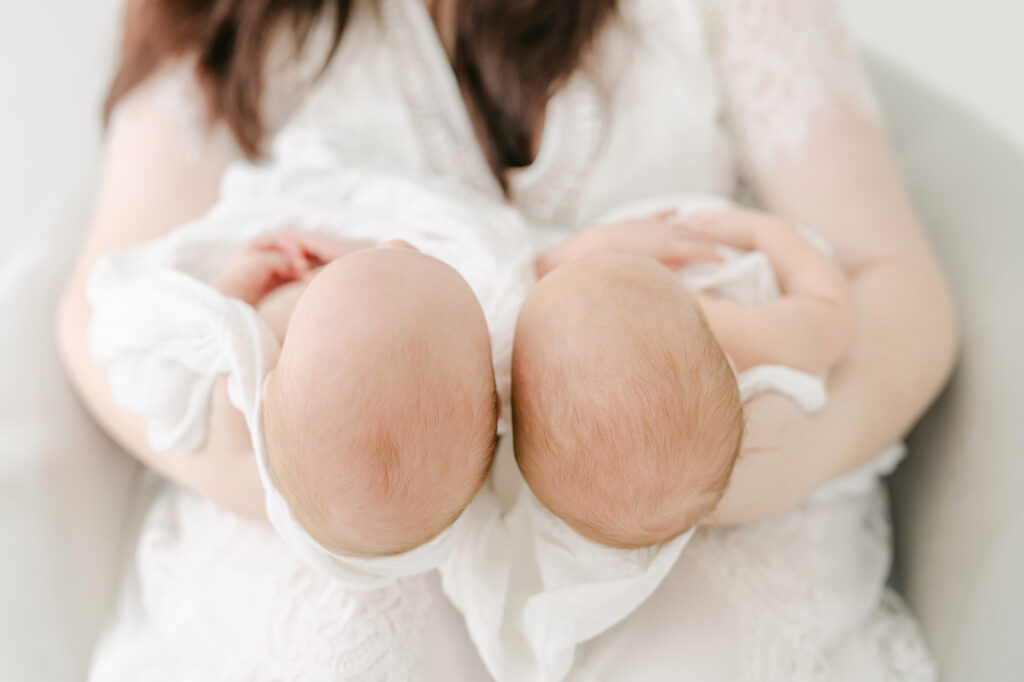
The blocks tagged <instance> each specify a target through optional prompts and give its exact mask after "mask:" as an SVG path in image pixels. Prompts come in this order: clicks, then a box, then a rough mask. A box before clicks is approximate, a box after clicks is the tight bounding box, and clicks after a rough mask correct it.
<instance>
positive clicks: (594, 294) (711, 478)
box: [512, 254, 744, 547]
mask: <svg viewBox="0 0 1024 682" xmlns="http://www.w3.org/2000/svg"><path fill="white" fill-rule="evenodd" d="M512 410H513V420H514V421H513V425H514V426H513V428H514V438H515V451H516V459H517V461H518V463H519V467H520V469H521V471H522V473H523V476H524V477H525V479H526V481H527V483H528V484H529V485H530V487H531V488H532V489H533V491H534V493H535V494H536V495H537V497H538V499H539V500H540V501H541V502H542V503H543V504H544V505H545V506H547V507H548V508H549V509H550V510H551V511H552V512H554V513H555V514H556V515H558V516H559V517H561V518H562V519H563V520H564V521H566V522H567V523H568V524H569V525H571V526H573V527H574V528H575V529H576V530H578V531H579V532H581V533H582V534H584V535H586V536H588V537H590V538H592V539H594V540H598V541H600V542H603V543H605V544H609V545H613V546H619V547H640V546H646V545H651V544H655V543H658V542H662V541H665V540H668V539H671V538H672V537H674V536H676V535H678V534H680V533H682V532H684V531H686V530H687V529H689V528H690V527H692V526H693V525H695V524H696V523H697V522H698V521H699V520H700V519H701V518H702V517H704V516H705V515H706V514H708V513H709V512H710V511H711V510H712V509H713V508H714V506H715V505H716V504H717V503H718V501H719V500H720V499H721V496H722V494H723V493H724V491H725V487H726V484H727V483H728V480H729V476H730V474H731V472H732V468H733V463H734V462H735V460H736V457H737V454H738V452H739V447H740V442H741V439H742V435H743V430H744V420H743V414H742V406H741V405H740V399H739V391H738V387H737V384H736V379H735V376H734V375H733V372H732V369H731V367H730V365H729V362H728V360H727V359H726V357H725V355H724V353H723V352H722V349H721V348H720V346H719V345H718V343H717V342H716V341H715V339H714V336H713V335H712V333H711V330H710V329H709V328H708V326H707V322H706V320H705V319H704V317H703V315H702V313H701V311H700V309H699V307H698V306H697V305H696V303H695V301H694V300H693V299H692V297H691V296H690V295H689V294H688V293H687V292H686V291H685V289H683V288H682V285H681V284H680V283H679V282H678V281H677V280H676V279H675V277H674V276H673V275H672V273H670V272H669V271H668V270H667V269H665V268H663V267H662V266H661V265H659V264H657V263H655V262H653V261H650V260H647V259H642V258H639V257H633V256H625V255H611V254H608V255H600V256H591V257H587V258H584V259H580V260H578V261H574V262H572V263H569V264H567V265H564V266H562V268H559V269H558V270H556V271H554V272H553V273H551V274H550V275H548V277H547V278H545V279H544V280H542V281H541V282H540V283H539V284H538V285H537V288H536V289H535V290H534V291H533V292H532V293H531V295H530V297H529V298H528V300H527V302H526V304H525V305H524V307H523V311H522V313H521V315H520V319H519V324H518V326H517V329H516V338H515V346H514V354H513V364H512Z"/></svg>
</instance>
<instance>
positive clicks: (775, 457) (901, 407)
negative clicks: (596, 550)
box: [716, 0, 957, 523]
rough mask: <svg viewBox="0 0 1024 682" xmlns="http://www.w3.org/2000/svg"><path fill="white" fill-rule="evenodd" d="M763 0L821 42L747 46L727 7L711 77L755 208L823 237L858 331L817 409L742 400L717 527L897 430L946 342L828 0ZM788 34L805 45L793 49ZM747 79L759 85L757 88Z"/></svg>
mask: <svg viewBox="0 0 1024 682" xmlns="http://www.w3.org/2000/svg"><path fill="white" fill-rule="evenodd" d="M730 2H732V0H724V1H723V5H728V4H729V3H730ZM734 4H737V5H738V4H739V3H734ZM768 4H770V5H779V6H780V7H781V6H785V9H786V10H787V14H786V15H785V16H784V17H782V18H781V19H780V21H784V22H787V23H786V24H785V25H787V26H788V25H792V26H793V30H802V31H805V32H806V31H808V30H815V31H819V32H820V33H821V35H820V36H819V38H820V40H819V43H820V44H819V45H818V46H817V47H816V48H813V49H810V50H808V49H807V42H806V41H807V37H806V35H805V36H794V35H788V34H787V30H786V29H780V30H776V31H769V32H766V33H765V35H768V36H772V37H770V38H767V39H764V40H766V41H767V43H768V44H760V45H758V44H756V36H754V35H750V34H747V31H748V30H749V23H748V24H747V25H745V27H744V28H735V29H734V28H733V27H730V26H729V24H728V21H729V16H728V12H726V13H725V14H724V15H723V17H722V20H723V21H724V25H722V26H720V29H719V37H718V40H719V47H718V49H719V54H720V74H721V79H722V82H723V88H724V91H725V100H726V107H727V114H728V118H729V121H730V123H731V126H732V128H733V131H734V133H735V136H736V139H737V140H738V144H739V149H740V158H741V162H742V164H743V168H744V177H745V180H746V183H747V184H748V185H749V186H750V187H751V189H753V190H754V192H755V193H756V195H757V198H758V200H759V202H760V204H761V205H762V206H763V207H764V208H765V210H767V211H770V212H772V213H774V214H776V215H778V216H781V217H784V218H786V219H788V220H790V221H793V222H795V223H800V224H803V225H806V226H808V227H811V228H813V229H814V230H815V231H817V232H819V233H820V234H821V235H822V236H824V237H825V238H826V239H827V240H828V241H829V242H830V243H831V245H832V246H833V248H834V249H835V250H836V254H837V256H838V258H839V259H840V262H841V263H842V265H843V266H844V268H845V269H846V271H847V273H848V274H849V277H850V280H851V284H852V295H853V299H854V305H855V307H856V312H857V331H856V334H855V338H854V343H853V345H852V349H851V351H850V353H849V355H848V357H847V358H846V359H845V360H844V361H843V362H842V363H841V364H840V365H839V366H838V367H837V368H836V369H835V370H834V371H833V373H832V375H831V378H830V381H829V385H828V389H829V401H828V405H827V406H826V407H825V408H824V409H823V410H822V411H821V412H820V413H817V414H815V415H813V416H811V417H804V416H803V415H801V414H799V413H798V412H797V411H796V410H795V408H793V407H792V406H791V405H788V404H785V401H782V400H781V399H779V398H776V397H771V396H767V397H765V398H762V399H758V400H755V401H752V403H751V405H750V417H751V425H750V434H749V436H750V440H749V441H748V447H747V448H745V450H744V454H743V456H742V457H741V459H740V461H739V462H738V464H737V468H736V471H735V474H734V478H733V481H732V483H731V486H730V489H729V491H728V492H727V494H726V497H725V499H724V500H723V502H722V504H721V505H720V507H719V509H718V510H717V511H716V520H717V521H718V522H721V523H735V522H741V521H747V520H752V519H757V518H762V517H764V516H768V515H770V514H773V513H776V512H780V511H784V510H786V509H788V508H791V507H793V506H795V505H796V504H798V503H800V502H801V501H802V500H803V499H805V498H806V497H807V495H808V494H810V493H811V492H812V491H813V490H814V489H815V488H816V487H818V486H820V485H821V484H823V483H825V482H827V481H828V480H830V479H832V478H834V477H836V476H838V475H840V474H843V473H845V472H848V471H850V470H851V469H853V468H855V467H857V466H858V465H860V464H862V463H864V462H866V461H867V460H869V459H870V458H871V457H872V456H874V455H875V454H876V453H878V452H879V451H880V450H881V449H882V448H883V447H885V446H886V445H888V444H890V443H892V442H894V441H896V440H898V439H900V438H902V437H903V436H904V435H906V433H907V432H908V431H909V430H910V428H911V427H912V426H913V424H914V423H915V422H916V421H917V419H918V418H919V417H920V416H921V415H922V414H923V412H924V411H925V409H926V408H927V407H928V406H929V405H930V404H931V402H932V401H933V400H934V399H935V397H936V395H937V394H938V392H939V390H940V389H941V388H942V386H943V385H944V384H945V382H946V380H947V379H948V376H949V374H950V372H951V369H952V366H953V363H954V359H955V355H956V349H957V332H956V320H955V311H954V306H953V301H952V296H951V292H950V289H949V285H948V282H947V280H946V277H945V275H944V273H943V270H942V267H941V265H940V264H939V262H938V259H937V257H936V255H935V252H934V250H933V249H932V247H931V245H930V244H929V242H928V238H927V236H926V234H925V232H924V230H923V229H922V227H921V224H920V222H919V220H918V218H917V216H916V214H915V212H914V209H913V207H912V206H911V204H910V201H909V198H908V196H907V192H906V189H905V187H904V184H903V180H902V178H901V176H900V173H899V170H898V168H897V166H896V163H895V161H894V158H893V155H892V152H891V150H890V147H889V144H888V142H887V140H886V138H885V134H884V131H883V129H882V127H881V125H880V123H879V122H878V120H877V116H876V115H875V114H874V113H873V107H872V106H871V103H870V101H869V99H868V98H867V95H866V93H865V90H864V86H863V84H862V83H861V82H860V80H859V79H860V73H859V72H858V70H857V69H858V65H857V64H856V61H855V60H854V59H853V58H852V57H851V56H850V53H849V52H848V51H847V50H846V48H845V42H844V39H843V36H842V34H841V31H839V30H838V28H837V27H838V24H837V22H836V21H835V16H834V15H833V9H832V6H831V0H770V2H769V3H768ZM740 25H742V22H737V26H740ZM776 28H778V27H776ZM730 33H732V34H733V35H730ZM801 39H802V41H803V42H801ZM772 41H777V43H778V44H773V43H772ZM790 43H792V44H794V45H796V44H799V45H802V49H803V51H802V52H800V53H799V54H797V53H795V52H794V51H792V50H790V49H789V46H788V45H789V44H790ZM758 49H760V50H765V51H767V52H769V53H771V54H772V56H773V59H771V60H768V61H769V62H770V63H771V64H772V65H773V68H774V69H775V71H774V73H768V74H759V75H760V76H762V78H760V79H753V81H752V80H751V79H750V78H749V77H750V76H751V75H752V74H749V73H746V74H743V73H737V70H742V69H744V68H750V65H751V64H754V65H756V64H757V63H758V62H757V60H756V59H750V57H751V52H750V51H751V50H755V51H756V50H758ZM744 64H745V65H746V66H745V67H744V66H743V65H744ZM779 64H788V67H784V68H782V69H779ZM755 68H756V66H755ZM787 68H788V71H787ZM743 76H747V77H748V79H747V81H744V80H743ZM773 77H774V78H782V79H785V78H791V79H795V80H794V82H790V83H788V84H782V85H785V86H787V87H782V88H781V89H780V90H779V92H777V93H776V95H777V96H779V99H778V101H770V100H768V101H766V100H765V98H764V91H765V87H764V86H765V85H766V83H767V84H769V85H770V84H771V79H772V78H773ZM765 78H767V81H766V80H765ZM745 82H746V83H747V84H749V83H751V82H756V83H757V85H758V87H760V94H758V93H757V92H755V91H754V90H753V89H750V88H748V87H747V86H746V85H745V84H744V83H745ZM776 85H780V84H778V83H776ZM768 89H769V90H770V89H771V88H770V87H769V88H768Z"/></svg>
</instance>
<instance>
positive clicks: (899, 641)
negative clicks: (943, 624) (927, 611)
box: [866, 590, 939, 682]
mask: <svg viewBox="0 0 1024 682" xmlns="http://www.w3.org/2000/svg"><path fill="white" fill-rule="evenodd" d="M866 634H867V639H868V641H869V642H870V645H871V648H872V649H873V650H875V651H878V652H880V655H881V657H882V660H883V661H885V664H886V665H885V667H886V669H887V670H888V671H889V679H891V680H899V681H900V682H936V680H938V679H939V671H938V667H937V666H936V664H935V661H934V660H933V659H932V657H931V654H930V653H928V647H927V646H925V643H924V637H922V636H921V630H920V629H919V628H918V627H917V623H916V622H915V621H914V617H913V616H912V615H911V613H910V609H908V608H907V605H906V602H904V601H903V599H902V598H901V597H900V596H899V595H898V594H896V593H895V592H893V591H892V590H886V591H885V593H884V594H883V595H882V601H881V603H880V604H879V605H878V608H877V609H876V610H875V612H874V614H872V616H871V619H870V620H869V621H868V623H867V626H866Z"/></svg>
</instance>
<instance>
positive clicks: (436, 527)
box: [211, 211, 849, 557]
mask: <svg viewBox="0 0 1024 682" xmlns="http://www.w3.org/2000/svg"><path fill="white" fill-rule="evenodd" d="M736 216H737V214H716V213H704V214H700V215H693V216H687V215H685V214H683V213H680V212H675V211H661V212H658V213H655V214H654V215H644V216H634V217H631V218H629V219H625V220H620V221H616V222H612V223H607V224H601V225H597V226H594V227H591V228H587V229H586V230H584V232H583V233H581V236H577V237H576V238H572V239H570V240H569V241H567V242H566V243H564V244H562V245H560V246H556V247H555V248H553V249H550V250H546V251H545V252H544V253H542V254H538V258H537V262H536V266H537V274H538V275H539V280H538V281H537V283H536V285H535V286H534V287H533V288H532V290H531V291H530V292H529V294H528V295H527V297H526V299H525V302H524V303H523V305H522V308H521V311H520V314H519V316H518V321H517V322H516V326H515V337H514V345H513V351H512V366H511V374H512V391H511V403H512V404H511V411H512V425H513V433H514V439H513V442H514V446H515V458H516V462H517V464H518V466H519V469H520V471H521V472H522V475H523V478H524V479H525V482H526V484H527V485H528V486H529V488H530V489H531V490H532V492H533V494H534V495H535V496H536V498H537V500H539V501H540V503H541V504H543V505H544V506H545V507H546V508H547V509H548V510H549V511H550V512H552V513H553V514H554V515H556V516H557V517H558V518H560V519H561V520H562V521H564V522H565V523H566V524H568V525H569V526H570V527H571V528H573V529H574V530H575V531H577V532H578V533H579V534H581V535H583V536H585V537H586V538H589V539H590V540H592V541H595V542H597V543H600V544H602V545H608V546H612V547H617V548H638V547H646V546H650V545H656V544H658V543H663V542H666V541H669V540H671V539H672V538H675V537H677V536H679V535H680V534H682V533H684V532H686V531H687V530H689V529H690V528H692V527H694V526H695V525H696V524H698V523H699V522H700V521H701V520H702V519H704V518H705V517H706V516H707V515H708V514H709V513H710V512H711V511H712V510H713V509H714V508H715V506H716V504H717V503H718V501H719V500H720V499H721V497H722V495H723V493H724V491H725V488H726V486H727V484H728V481H729V476H730V473H731V471H732V468H733V464H734V462H735V461H736V458H737V455H738V453H739V450H740V445H741V442H742V438H743V432H744V416H743V407H742V404H741V400H740V392H739V390H738V385H737V374H738V373H739V372H741V371H743V370H744V369H747V368H748V367H751V366H754V365H764V364H781V365H788V366H790V367H795V368H796V369H800V370H803V371H806V372H811V373H815V372H823V371H827V370H828V369H830V367H831V365H832V364H834V362H835V361H837V360H838V359H839V357H840V356H841V354H842V352H843V351H844V350H845V344H846V342H847V341H848V339H849V318H848V315H847V312H846V311H847V309H848V301H847V300H846V296H847V293H846V283H845V277H844V275H843V273H842V271H841V270H840V268H839V267H838V265H837V264H836V263H835V262H834V261H833V260H832V259H831V258H829V257H828V256H827V255H825V254H824V253H823V252H822V251H821V250H820V249H819V248H817V247H816V246H815V245H813V244H812V243H811V242H810V241H809V240H808V239H807V238H806V237H805V236H804V235H803V234H802V233H800V232H798V231H797V230H796V229H794V228H793V227H791V226H790V225H788V224H787V223H785V222H782V221H765V220H761V221H744V220H742V219H737V217H736ZM482 229H485V228H482ZM722 247H724V250H728V249H736V250H739V251H759V252H761V253H763V254H764V255H765V256H766V257H767V258H768V260H769V261H770V262H771V265H772V266H774V270H775V274H776V278H777V280H778V285H779V288H780V289H781V296H780V297H779V298H777V299H775V300H773V301H770V302H766V303H764V304H762V305H758V306H748V305H744V304H742V303H738V302H732V301H726V300H715V299H711V298H709V297H707V296H704V295H700V294H697V293H696V292H694V291H692V290H691V289H690V288H688V287H687V286H686V285H685V284H684V283H683V282H682V280H681V279H680V278H679V277H678V276H677V275H676V274H675V273H674V272H673V269H671V268H678V267H681V266H683V265H692V263H694V262H696V261H708V262H713V261H716V260H719V259H720V256H719V255H718V254H719V253H721V252H722V251H723V248H722ZM652 255H654V256H656V257H657V258H658V259H659V260H661V261H662V262H658V260H655V258H651V257H650V256H652ZM666 263H667V264H668V265H666ZM211 283H212V284H213V285H214V287H215V288H217V289H218V290H219V291H220V292H221V293H223V294H225V295H227V296H231V297H234V298H238V299H242V300H244V301H245V302H247V303H249V304H251V305H253V306H254V307H255V308H256V310H257V311H258V312H259V313H260V315H261V316H262V317H263V318H264V319H265V320H266V321H267V323H268V324H269V325H270V327H271V328H272V329H274V331H275V334H277V335H278V337H279V340H280V341H281V342H282V345H281V352H280V355H279V357H278V359H277V362H276V365H274V366H273V367H272V368H269V371H268V372H267V375H266V378H265V380H264V382H263V386H262V404H261V416H262V425H263V436H264V444H265V450H266V461H267V464H268V468H269V471H270V475H271V476H272V477H273V480H274V483H275V485H276V487H277V489H278V491H279V492H280V494H281V495H282V496H283V498H284V500H285V502H286V503H287V506H288V508H289V510H290V512H291V514H292V515H293V517H294V518H295V520H296V521H297V522H298V523H299V524H300V525H301V526H302V527H303V528H304V530H305V531H306V532H307V533H308V534H309V536H310V537H312V538H313V539H314V540H315V541H316V543H318V544H319V545H321V546H322V547H323V548H325V549H327V550H329V551H330V552H333V553H337V554H341V555H353V556H365V557H374V556H388V555H398V554H402V553H405V552H409V551H411V550H414V549H415V548H417V547H421V546H423V545H424V544H426V543H428V542H430V541H431V540H432V539H433V538H435V537H436V536H438V535H439V534H441V533H442V532H443V531H444V530H445V529H446V528H448V527H449V526H451V525H452V524H453V523H454V522H455V520H456V519H457V518H458V517H459V516H460V515H461V514H462V512H463V511H464V510H465V509H466V507H467V506H468V505H469V504H470V503H471V501H472V500H473V499H474V497H475V496H476V495H477V493H478V492H479V491H480V489H481V487H482V486H483V485H484V482H485V479H486V478H487V475H488V472H489V471H490V468H491V464H492V460H493V457H494V452H495V444H496V432H497V423H498V418H499V413H500V410H501V406H500V400H499V398H498V393H497V392H496V387H495V375H494V369H493V365H492V352H491V335H490V333H489V329H488V321H487V319H486V318H485V314H484V311H483V310H482V308H481V304H480V302H479V301H478V299H477V297H476V295H475V294H474V291H473V289H472V288H471V287H470V286H469V284H467V282H466V281H465V279H463V277H462V276H461V275H460V273H459V272H457V271H456V270H455V269H453V268H452V267H450V266H449V265H447V264H445V263H443V262H441V261H440V260H438V259H436V258H433V257H431V256H428V255H425V254H424V253H422V252H420V251H418V250H417V249H416V248H415V247H414V246H413V245H411V244H409V243H406V242H398V241H396V242H386V243H383V244H380V245H376V246H371V245H369V244H366V243H364V242H357V241H347V240H343V239H336V238H328V237H324V236H322V235H319V236H318V235H312V234H305V233H301V232H287V233H278V234H273V235H268V236H263V237H260V238H259V239H257V240H255V241H253V242H250V243H248V244H246V245H244V246H243V247H241V248H240V249H239V250H238V251H237V252H236V253H235V254H234V255H233V256H232V257H231V258H230V259H229V261H228V263H227V265H226V266H225V267H224V268H223V270H222V271H221V272H220V273H219V274H218V275H217V276H216V277H214V278H213V280H212V282H211ZM716 334H717V336H716Z"/></svg>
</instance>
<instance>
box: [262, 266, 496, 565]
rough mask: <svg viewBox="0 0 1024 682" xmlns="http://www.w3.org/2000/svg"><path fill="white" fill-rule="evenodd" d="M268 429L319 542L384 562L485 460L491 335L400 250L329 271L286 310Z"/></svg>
mask: <svg viewBox="0 0 1024 682" xmlns="http://www.w3.org/2000/svg"><path fill="white" fill-rule="evenodd" d="M263 423H264V437H265V443H266V448H267V457H268V460H269V464H270V471H271V474H272V476H273V478H274V481H275V483H276V485H277V487H278V489H279V490H280V492H281V494H282V496H283V497H284V498H285V500H286V501H287V503H288V505H289V507H290V508H291V510H292V513H293V515H294V516H295V518H296V519H297V520H298V522H299V523H300V524H302V526H303V527H304V528H305V529H306V531H307V532H308V533H309V534H310V536H312V537H313V539H315V540H316V541H317V542H319V543H320V544H321V545H323V546H324V547H326V548H327V549H330V550H332V551H336V552H340V553H345V554H356V555H385V554H396V553H400V552H404V551H407V550H410V549H413V548H414V547H417V546H419V545H421V544H423V543H425V542H428V541H429V540H430V539H432V538H433V537H434V536H436V535H437V534H438V533H440V532H441V531H442V530H444V529H445V528H446V527H448V526H449V525H451V523H452V522H454V521H455V519H456V518H457V517H458V516H459V514H460V513H461V512H462V511H463V509H465V507H466V506H467V505H468V504H469V502H470V501H471V500H472V498H473V496H474V495H475V494H476V493H477V491H478V490H479V488H480V486H481V485H482V484H483V481H484V479H485V477H486V475H487V472H488V470H489V468H490V465H491V459H492V457H493V453H494V445H495V433H496V428H497V397H496V393H495V386H494V372H493V369H492V365H491V353H490V337H489V334H488V330H487V324H486V322H485V320H484V315H483V311H482V310H481V309H480V304H479V302H478V301H477V299H476V297H475V296H474V294H473V292H472V291H471V290H470V288H469V285H467V284H466V282H465V280H463V279H462V278H461V277H460V276H459V275H458V274H457V273H456V272H455V271H454V270H453V269H452V268H450V267H448V266H447V265H444V264H443V263H441V262H440V261H438V260H436V259H434V258H431V257H429V256H425V255H423V254H421V253H419V252H417V251H414V250H411V249H405V248H377V249H367V250H363V251H358V252H356V253H353V254H350V255H348V256H345V257H343V258H340V259H338V260H336V261H334V262H332V263H330V264H329V265H327V266H326V267H325V268H324V269H323V270H322V271H321V272H320V273H319V274H318V275H317V276H316V278H315V279H314V280H313V281H312V282H311V283H310V285H309V288H308V289H307V290H306V291H305V292H304V293H303V295H302V297H301V298H300V299H299V301H298V303H297V305H296V307H295V310H294V312H293V313H292V317H291V320H290V321H289V324H288V331H287V335H286V337H285V340H284V344H283V346H282V349H281V355H280V359H279V361H278V364H277V365H276V367H275V368H274V369H273V371H272V372H271V373H270V374H269V375H268V377H267V380H266V382H265V384H264V400H263Z"/></svg>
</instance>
